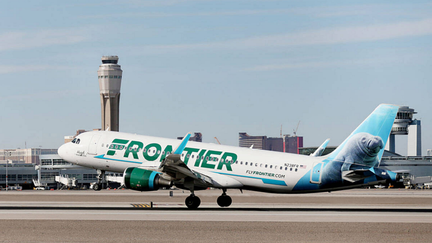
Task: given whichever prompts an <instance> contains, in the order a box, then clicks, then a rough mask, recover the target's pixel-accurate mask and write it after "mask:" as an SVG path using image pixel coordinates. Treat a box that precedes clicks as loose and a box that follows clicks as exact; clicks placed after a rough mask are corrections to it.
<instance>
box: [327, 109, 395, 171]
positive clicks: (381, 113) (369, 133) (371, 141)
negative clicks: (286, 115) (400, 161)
mask: <svg viewBox="0 0 432 243" xmlns="http://www.w3.org/2000/svg"><path fill="white" fill-rule="evenodd" d="M398 110H399V106H397V105H389V104H381V105H379V106H378V107H377V108H376V109H375V110H374V111H373V112H372V113H371V114H370V115H369V116H368V117H367V118H366V119H365V120H364V121H363V122H362V123H361V124H360V125H359V126H358V127H357V128H356V129H355V130H354V131H353V132H352V133H351V134H350V135H349V136H348V137H347V138H346V139H345V141H344V142H342V144H341V145H340V146H339V147H338V148H337V149H336V150H335V151H333V152H332V153H331V154H330V155H329V157H328V158H327V159H328V160H339V161H344V162H351V163H359V162H360V163H361V164H366V165H370V166H375V165H376V164H377V163H379V161H381V158H382V155H383V153H384V148H385V145H386V143H387V140H388V137H389V135H390V132H391V128H392V126H393V123H394V120H395V118H396V114H397V112H398ZM357 151H360V152H357ZM368 163H369V164H368Z"/></svg>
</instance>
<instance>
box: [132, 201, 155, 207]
mask: <svg viewBox="0 0 432 243" xmlns="http://www.w3.org/2000/svg"><path fill="white" fill-rule="evenodd" d="M131 205H132V206H133V207H134V208H152V207H153V202H152V203H150V204H142V203H141V204H131Z"/></svg>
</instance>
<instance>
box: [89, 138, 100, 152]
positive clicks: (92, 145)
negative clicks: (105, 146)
mask: <svg viewBox="0 0 432 243" xmlns="http://www.w3.org/2000/svg"><path fill="white" fill-rule="evenodd" d="M100 138H101V135H93V137H92V138H91V140H90V143H89V147H88V153H89V154H97V145H98V142H99V139H100Z"/></svg>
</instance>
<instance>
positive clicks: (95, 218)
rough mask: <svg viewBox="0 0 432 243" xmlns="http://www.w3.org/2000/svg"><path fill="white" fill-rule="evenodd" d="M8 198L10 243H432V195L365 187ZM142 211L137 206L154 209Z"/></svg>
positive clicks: (0, 198)
mask: <svg viewBox="0 0 432 243" xmlns="http://www.w3.org/2000/svg"><path fill="white" fill-rule="evenodd" d="M173 194H174V195H173V197H170V196H169V191H157V192H143V193H140V192H134V191H128V190H124V191H113V190H111V191H107V190H104V191H101V192H94V191H21V192H10V191H9V192H5V191H2V192H0V219H1V220H0V229H2V230H1V232H2V233H1V235H0V236H1V238H0V239H1V240H0V241H3V242H38V241H40V242H42V241H43V242H142V241H147V242H153V241H158V242H185V241H204V240H205V241H209V242H364V241H366V240H367V241H372V242H395V241H396V242H398V241H408V240H409V241H416V242H430V239H431V237H432V233H430V230H429V229H430V227H431V226H432V224H431V223H432V191H429V190H424V191H420V190H418V191H415V190H409V191H406V190H398V189H391V190H389V189H369V190H368V189H359V190H350V191H341V192H333V193H318V194H301V195H300V194H295V195H280V194H267V193H257V192H246V191H245V192H244V193H243V194H242V193H240V192H238V191H232V192H230V191H229V195H231V197H232V198H233V205H232V206H231V207H229V208H220V207H218V206H217V204H216V202H215V201H216V198H217V196H219V195H220V191H219V190H208V191H202V192H197V195H198V196H200V198H201V200H202V205H201V207H200V208H199V209H198V210H188V209H187V208H186V207H185V206H184V204H183V202H184V199H185V197H186V196H188V192H183V191H180V190H177V191H174V193H173ZM151 204H153V208H141V207H136V206H137V205H151Z"/></svg>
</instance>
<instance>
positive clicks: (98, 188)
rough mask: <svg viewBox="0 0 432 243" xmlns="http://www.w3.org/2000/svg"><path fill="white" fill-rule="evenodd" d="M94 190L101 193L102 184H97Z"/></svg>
mask: <svg viewBox="0 0 432 243" xmlns="http://www.w3.org/2000/svg"><path fill="white" fill-rule="evenodd" d="M93 190H95V191H100V190H102V184H99V183H96V184H94V185H93Z"/></svg>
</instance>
